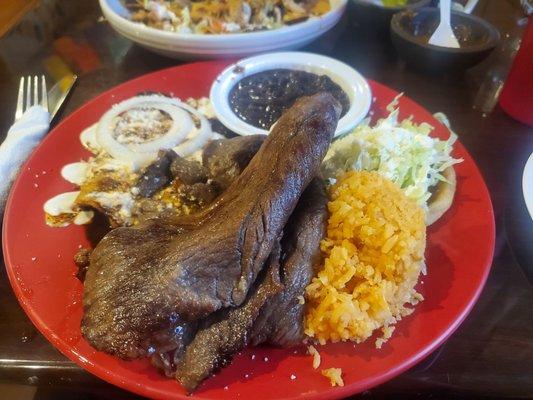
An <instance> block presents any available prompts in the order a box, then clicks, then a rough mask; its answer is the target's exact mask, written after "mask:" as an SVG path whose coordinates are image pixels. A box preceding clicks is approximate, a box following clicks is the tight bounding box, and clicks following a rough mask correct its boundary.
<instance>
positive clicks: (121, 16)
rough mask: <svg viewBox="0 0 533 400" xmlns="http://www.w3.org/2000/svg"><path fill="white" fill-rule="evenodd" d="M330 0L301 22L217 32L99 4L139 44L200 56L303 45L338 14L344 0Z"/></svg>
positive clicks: (111, 1)
mask: <svg viewBox="0 0 533 400" xmlns="http://www.w3.org/2000/svg"><path fill="white" fill-rule="evenodd" d="M330 1H331V10H330V11H329V12H328V13H326V14H324V15H322V16H320V17H315V18H309V19H308V20H307V21H304V22H300V23H297V24H294V25H288V26H284V27H281V28H278V29H272V30H264V31H258V32H245V33H226V34H218V35H212V34H198V33H177V32H169V31H164V30H161V29H156V28H151V27H149V26H146V25H144V24H142V23H139V22H133V21H130V20H129V19H128V15H129V11H128V10H127V9H126V8H125V7H124V6H123V4H122V3H121V1H120V0H100V7H101V8H102V12H103V14H104V17H105V18H106V19H107V20H108V21H109V23H110V24H111V26H112V27H113V29H115V30H116V31H117V32H118V33H119V34H121V35H122V36H125V37H126V38H128V39H130V40H132V41H134V42H136V43H137V44H139V45H140V46H143V47H145V48H147V49H149V50H152V51H154V52H156V53H159V54H163V55H165V56H168V57H173V58H182V59H183V58H185V59H201V58H225V57H242V56H245V55H250V54H257V53H263V52H266V51H274V50H287V49H296V48H299V47H302V46H304V45H306V44H308V43H310V42H311V41H313V40H314V39H316V38H318V37H319V36H321V35H322V34H324V33H325V32H327V31H328V30H329V29H331V28H332V27H333V26H335V24H336V23H337V22H338V21H339V19H340V18H341V16H342V14H343V13H344V10H345V9H346V3H347V0H330Z"/></svg>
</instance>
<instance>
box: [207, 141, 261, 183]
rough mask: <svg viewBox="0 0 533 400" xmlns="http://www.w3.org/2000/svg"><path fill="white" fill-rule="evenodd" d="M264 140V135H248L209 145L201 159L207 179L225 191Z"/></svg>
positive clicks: (213, 142)
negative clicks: (207, 175)
mask: <svg viewBox="0 0 533 400" xmlns="http://www.w3.org/2000/svg"><path fill="white" fill-rule="evenodd" d="M265 138H266V136H265V135H250V136H240V137H236V138H233V139H222V140H214V141H212V142H211V143H209V144H208V145H207V146H206V148H205V149H204V153H203V157H202V163H203V166H204V168H206V169H207V171H208V174H209V178H210V179H211V180H212V181H214V182H215V183H216V185H217V187H219V188H220V189H221V190H225V189H227V188H228V186H229V185H230V184H231V183H232V182H233V181H234V180H235V179H236V178H237V177H238V176H239V175H240V174H241V172H242V171H243V170H244V169H245V168H246V166H247V165H248V163H249V162H250V160H251V159H252V157H253V156H254V155H255V153H257V151H258V150H259V148H260V147H261V145H262V144H263V142H264V141H265Z"/></svg>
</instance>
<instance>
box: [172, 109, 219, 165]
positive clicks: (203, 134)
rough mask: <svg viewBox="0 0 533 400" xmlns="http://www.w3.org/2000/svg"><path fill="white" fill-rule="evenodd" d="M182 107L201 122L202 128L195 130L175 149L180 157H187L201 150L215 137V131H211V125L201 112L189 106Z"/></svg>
mask: <svg viewBox="0 0 533 400" xmlns="http://www.w3.org/2000/svg"><path fill="white" fill-rule="evenodd" d="M182 106H183V108H184V109H185V110H187V111H188V112H190V113H191V114H193V115H194V116H195V117H196V118H198V120H199V121H200V127H199V128H195V129H194V130H193V131H192V132H191V133H190V134H189V135H188V136H187V139H186V140H185V141H184V142H183V143H181V144H180V145H178V146H176V147H174V148H173V150H174V151H175V152H176V153H177V154H178V155H179V156H181V157H187V156H189V155H191V154H192V153H194V152H195V151H196V150H199V149H201V148H202V147H203V146H204V144H206V143H207V141H208V140H209V139H210V138H211V137H212V136H213V131H212V130H211V124H210V123H209V121H208V120H207V118H206V117H205V116H204V115H203V114H202V113H201V112H199V111H198V110H196V109H195V108H193V107H191V106H189V105H188V104H184V103H182Z"/></svg>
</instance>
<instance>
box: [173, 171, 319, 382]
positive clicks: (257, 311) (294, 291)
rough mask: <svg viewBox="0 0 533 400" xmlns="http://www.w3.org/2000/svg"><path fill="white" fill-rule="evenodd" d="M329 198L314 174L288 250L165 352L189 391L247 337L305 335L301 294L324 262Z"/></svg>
mask: <svg viewBox="0 0 533 400" xmlns="http://www.w3.org/2000/svg"><path fill="white" fill-rule="evenodd" d="M326 202H327V199H326V195H325V193H324V187H323V184H322V183H321V181H320V180H318V179H314V180H313V181H312V182H311V183H310V184H309V186H308V187H307V189H306V190H305V192H304V193H303V194H302V197H301V198H300V201H299V203H298V205H297V207H296V210H295V211H294V213H293V214H292V215H291V217H290V219H289V221H288V222H287V225H286V229H287V231H286V232H285V234H284V235H283V239H282V242H281V246H282V251H283V253H284V254H283V253H282V257H280V253H279V250H278V251H273V252H272V253H271V255H270V258H269V260H270V262H269V263H268V271H267V272H266V274H267V275H266V277H264V279H263V280H260V278H258V279H257V281H256V286H255V287H253V288H252V289H251V290H250V291H249V293H248V297H247V300H246V301H245V303H244V304H243V305H242V306H240V307H237V308H233V309H224V310H221V311H219V312H217V313H215V314H213V315H212V316H210V317H208V318H207V320H206V321H205V322H203V323H202V324H201V327H200V329H199V331H198V333H197V334H196V336H195V337H194V339H193V340H192V342H191V343H190V344H189V345H188V346H187V348H186V350H185V353H184V354H183V353H181V354H182V355H183V356H182V357H181V358H180V357H176V356H175V355H174V356H172V355H169V356H167V357H168V358H173V359H174V360H176V361H175V363H174V366H177V372H176V378H177V379H178V380H179V381H180V382H181V383H182V385H183V386H184V387H185V389H186V390H187V391H189V392H192V391H194V390H195V389H196V387H197V386H198V385H199V384H200V383H201V382H202V381H203V380H204V379H206V378H207V377H209V376H210V375H211V374H212V373H213V372H214V371H216V370H217V369H219V368H221V367H223V366H225V365H227V364H228V363H229V362H231V359H232V358H233V356H234V355H235V353H237V352H238V351H240V350H242V349H243V348H244V347H245V346H246V345H247V344H249V343H251V344H254V345H257V344H260V343H264V342H268V343H271V344H276V345H281V346H289V345H295V344H298V343H300V342H301V341H302V339H303V317H304V305H303V304H301V303H300V302H299V300H298V296H303V294H304V290H305V287H306V286H307V285H308V284H309V282H310V281H311V278H312V276H313V268H314V267H315V266H316V265H317V264H318V263H319V262H320V240H321V239H322V237H323V234H324V230H325V225H326V219H327V210H326ZM280 258H281V260H282V261H281V267H280V262H279V260H280ZM263 272H264V271H263ZM280 275H281V276H280ZM280 280H281V282H280ZM258 281H259V282H258ZM179 351H181V350H179ZM169 365H170V364H169ZM166 371H167V375H169V376H170V375H171V372H170V371H169V370H168V369H167V370H166Z"/></svg>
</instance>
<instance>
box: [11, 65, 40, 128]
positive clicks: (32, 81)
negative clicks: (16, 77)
mask: <svg viewBox="0 0 533 400" xmlns="http://www.w3.org/2000/svg"><path fill="white" fill-rule="evenodd" d="M39 88H40V90H39ZM36 105H41V106H42V107H43V108H44V109H45V110H47V111H48V93H47V92H46V79H45V77H44V75H41V77H40V79H39V77H38V76H37V75H34V76H30V75H28V76H26V77H24V76H23V77H22V78H20V85H19V95H18V100H17V111H16V112H15V121H18V120H19V119H20V117H22V114H24V112H25V111H26V110H27V109H28V108H30V107H32V106H36Z"/></svg>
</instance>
